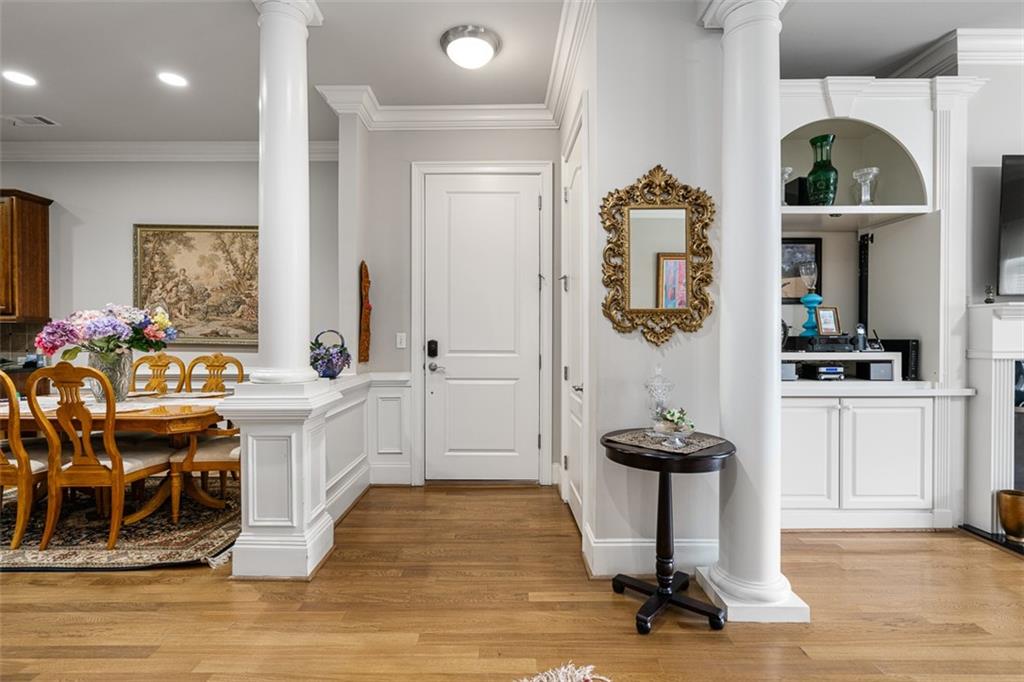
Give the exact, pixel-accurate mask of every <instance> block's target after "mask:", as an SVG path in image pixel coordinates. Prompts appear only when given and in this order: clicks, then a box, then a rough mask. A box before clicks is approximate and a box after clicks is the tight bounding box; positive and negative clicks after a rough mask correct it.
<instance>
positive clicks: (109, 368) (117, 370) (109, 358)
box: [87, 352, 132, 403]
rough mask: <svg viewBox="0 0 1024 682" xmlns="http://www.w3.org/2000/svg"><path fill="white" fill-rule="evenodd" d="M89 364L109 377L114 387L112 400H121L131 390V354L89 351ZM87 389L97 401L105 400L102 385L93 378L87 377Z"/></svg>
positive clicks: (126, 396)
mask: <svg viewBox="0 0 1024 682" xmlns="http://www.w3.org/2000/svg"><path fill="white" fill-rule="evenodd" d="M89 366H90V367H92V368H93V369H95V370H97V371H99V372H102V373H103V374H105V375H106V377H107V378H108V379H110V385H111V386H113V388H114V402H118V403H119V402H122V401H124V400H125V399H127V398H128V393H129V392H131V390H132V388H131V381H132V354H131V353H130V352H127V353H89ZM87 381H88V385H89V390H90V391H92V394H93V395H94V396H95V397H96V400H97V401H98V402H101V403H102V402H106V399H107V398H106V393H105V391H104V390H103V386H102V385H101V384H100V382H98V381H96V380H95V379H89V380H87Z"/></svg>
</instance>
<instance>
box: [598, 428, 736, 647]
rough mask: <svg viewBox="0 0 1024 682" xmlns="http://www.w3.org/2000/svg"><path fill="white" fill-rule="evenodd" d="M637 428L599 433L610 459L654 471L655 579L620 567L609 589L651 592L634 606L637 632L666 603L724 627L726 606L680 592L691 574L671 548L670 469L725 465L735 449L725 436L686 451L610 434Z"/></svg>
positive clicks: (686, 471) (645, 629) (675, 471)
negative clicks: (653, 446) (631, 441)
mask: <svg viewBox="0 0 1024 682" xmlns="http://www.w3.org/2000/svg"><path fill="white" fill-rule="evenodd" d="M635 430H636V429H621V430H618V431H610V432H608V433H606V434H604V435H603V436H602V437H601V445H603V446H604V447H605V454H606V456H607V457H608V459H610V460H612V461H613V462H617V463H618V464H621V465H623V466H627V467H633V468H634V469H644V470H645V471H657V472H658V537H657V544H656V548H655V555H656V557H655V575H656V576H657V578H658V584H657V585H654V584H651V583H648V582H645V581H643V580H637V579H636V578H632V577H630V576H628V575H622V574H621V573H620V574H619V575H617V576H615V577H614V578H612V589H613V590H615V592H616V593H618V594H622V593H623V592H624V591H625V590H626V588H627V587H628V588H629V589H631V590H633V591H635V592H640V593H641V594H646V595H650V598H649V599H648V600H647V601H645V602H644V604H643V606H641V607H640V610H639V611H637V612H636V630H637V632H639V633H640V634H641V635H646V634H647V633H649V632H650V631H651V625H652V624H653V623H654V619H655V618H657V617H658V616H659V615H660V614H661V612H662V611H664V610H665V609H666V608H667V607H668V606H676V607H679V608H681V609H686V610H687V611H693V612H694V613H699V614H700V615H702V616H707V618H708V624H709V625H710V626H711V629H712V630H721V629H722V628H723V627H725V611H723V610H722V609H719V608H717V607H715V606H713V605H712V604H706V603H704V602H701V601H697V600H696V599H690V598H689V597H687V596H685V595H681V594H678V592H681V591H683V590H685V589H686V588H687V587H689V585H690V576H689V575H687V574H686V573H684V572H682V571H676V570H675V562H674V560H673V558H672V557H673V554H674V552H675V549H674V542H673V537H672V474H703V473H707V472H710V471H720V470H721V469H723V468H725V465H726V463H727V462H728V461H729V458H731V457H732V456H733V454H734V453H735V452H736V446H735V445H733V444H732V443H730V442H729V441H723V442H721V443H718V444H716V445H712V446H710V447H707V448H704V449H703V450H698V451H696V452H693V453H690V454H688V455H681V454H675V453H672V452H664V451H661V450H651V449H647V448H642V447H639V446H635V445H627V444H625V443H618V442H615V441H612V440H609V439H610V438H614V437H615V436H618V435H620V434H623V433H627V432H629V431H635Z"/></svg>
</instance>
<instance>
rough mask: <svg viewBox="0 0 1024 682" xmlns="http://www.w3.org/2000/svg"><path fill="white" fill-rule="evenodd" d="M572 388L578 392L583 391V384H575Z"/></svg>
mask: <svg viewBox="0 0 1024 682" xmlns="http://www.w3.org/2000/svg"><path fill="white" fill-rule="evenodd" d="M572 390H574V391H576V392H577V393H583V384H573V385H572Z"/></svg>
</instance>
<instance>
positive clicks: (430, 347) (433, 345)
mask: <svg viewBox="0 0 1024 682" xmlns="http://www.w3.org/2000/svg"><path fill="white" fill-rule="evenodd" d="M427 357H428V358H436V357H437V340H436V339H430V340H429V341H427Z"/></svg>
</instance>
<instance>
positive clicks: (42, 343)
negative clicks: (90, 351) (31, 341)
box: [36, 320, 80, 355]
mask: <svg viewBox="0 0 1024 682" xmlns="http://www.w3.org/2000/svg"><path fill="white" fill-rule="evenodd" d="M79 340H80V339H79V337H78V331H77V330H76V329H75V326H74V325H73V324H71V323H70V322H67V321H65V320H54V321H53V322H50V323H49V324H47V325H46V326H45V327H43V330H42V331H41V332H39V334H37V335H36V348H38V349H39V350H41V351H43V353H45V354H46V355H53V354H54V353H56V352H57V351H58V350H60V349H61V348H63V347H64V346H70V345H73V344H76V343H78V342H79Z"/></svg>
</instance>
